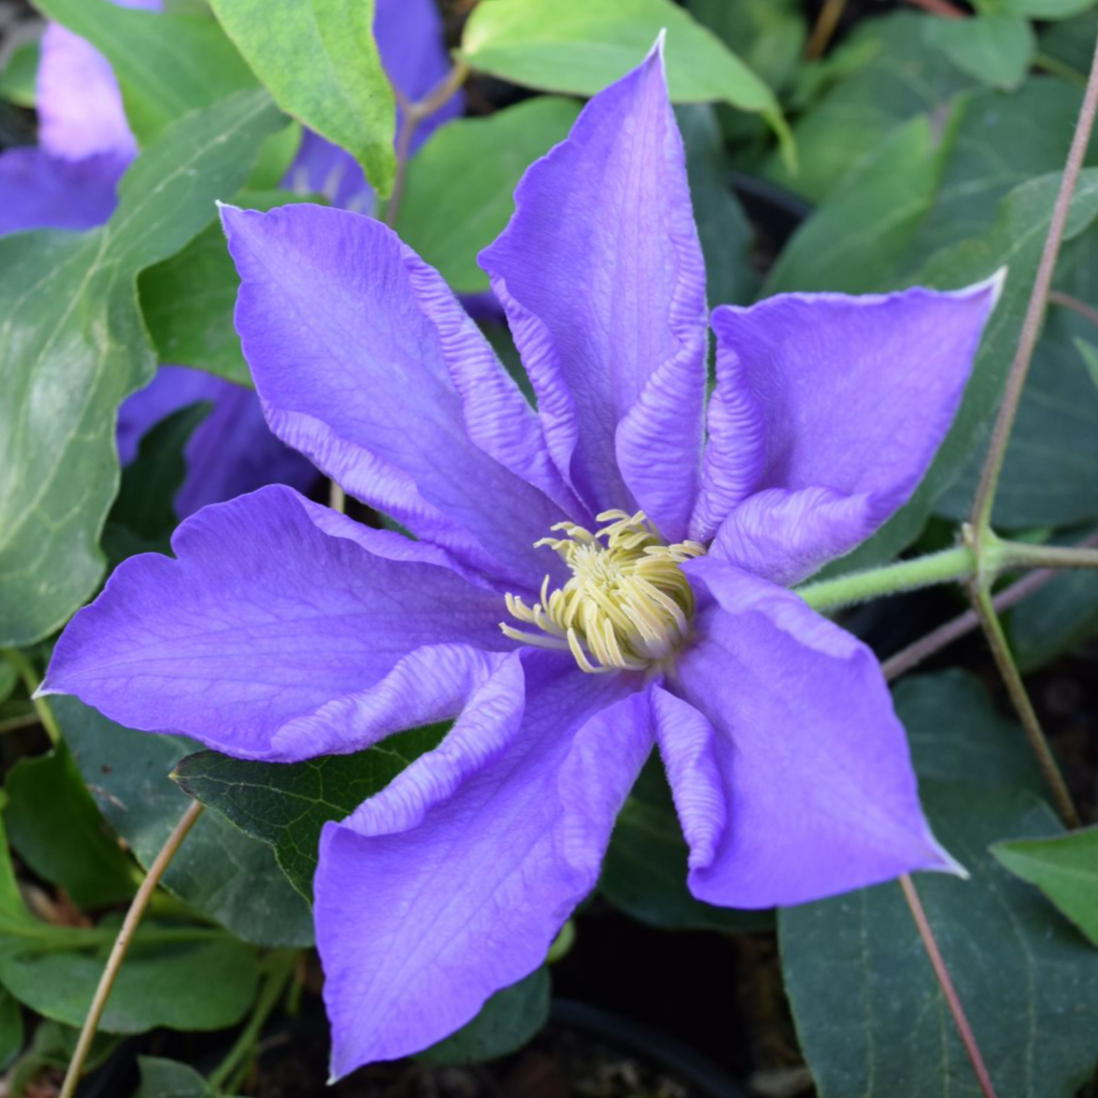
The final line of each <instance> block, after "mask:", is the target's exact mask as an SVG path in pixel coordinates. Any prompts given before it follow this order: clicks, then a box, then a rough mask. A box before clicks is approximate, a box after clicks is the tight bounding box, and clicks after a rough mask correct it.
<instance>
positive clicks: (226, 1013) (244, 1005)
mask: <svg viewBox="0 0 1098 1098" xmlns="http://www.w3.org/2000/svg"><path fill="white" fill-rule="evenodd" d="M50 929H55V928H50ZM156 932H160V933H163V934H170V933H171V929H170V928H169V927H167V926H165V925H163V924H158V923H155V922H151V923H148V924H147V925H146V927H145V935H146V937H145V943H147V944H143V941H142V939H141V938H140V937H138V938H137V939H136V940H135V941H134V943H133V945H131V947H130V951H129V953H128V954H127V956H126V963H125V964H124V965H123V966H122V968H121V969H120V970H119V974H118V980H117V982H116V983H115V985H114V989H113V990H112V992H111V997H110V999H109V1000H108V1002H107V1009H106V1011H105V1012H104V1014H103V1020H102V1021H101V1022H100V1025H99V1028H100V1029H101V1030H102V1031H103V1032H104V1033H146V1032H148V1031H149V1030H150V1029H155V1028H157V1027H158V1026H167V1027H169V1028H170V1029H181V1030H194V1029H199V1030H213V1029H224V1028H225V1027H226V1026H231V1025H235V1024H236V1023H237V1022H239V1021H240V1019H241V1018H243V1017H244V1015H245V1014H246V1013H247V1010H248V1007H249V1006H250V1005H251V1002H252V998H253V997H254V995H255V988H256V981H257V979H258V964H257V962H256V956H255V950H254V949H253V948H252V947H250V946H248V945H245V943H243V942H240V941H237V940H236V939H234V938H230V937H228V936H227V935H221V936H220V937H213V935H212V934H211V932H210V931H206V932H205V934H206V936H207V939H206V940H201V939H198V940H194V941H179V942H175V943H163V942H157V943H155V944H153V943H151V942H149V940H148V939H149V937H150V936H151V933H156ZM193 933H200V932H193ZM213 933H214V934H216V933H217V932H213ZM106 960H107V949H106V948H101V949H99V950H97V951H95V952H89V951H80V952H74V951H72V950H62V949H57V950H51V951H48V952H43V951H40V950H38V949H35V950H22V951H20V950H16V949H14V948H11V947H10V946H7V948H5V947H4V945H3V944H0V983H2V984H3V985H4V986H5V987H6V988H7V989H8V991H10V992H11V993H12V995H14V996H15V997H16V998H17V999H19V1000H20V1002H22V1003H24V1004H25V1005H26V1006H29V1007H30V1008H31V1009H32V1010H34V1011H37V1012H38V1013H39V1014H41V1015H43V1016H44V1017H46V1018H52V1019H53V1020H54V1021H57V1022H62V1023H64V1024H65V1025H69V1026H75V1027H77V1028H79V1027H80V1026H81V1025H82V1024H83V1022H84V1019H85V1018H86V1017H87V1014H88V1008H89V1007H90V1006H91V1001H92V997H93V995H94V994H95V989H96V987H97V986H98V984H99V978H100V976H102V974H103V966H104V965H105V964H106Z"/></svg>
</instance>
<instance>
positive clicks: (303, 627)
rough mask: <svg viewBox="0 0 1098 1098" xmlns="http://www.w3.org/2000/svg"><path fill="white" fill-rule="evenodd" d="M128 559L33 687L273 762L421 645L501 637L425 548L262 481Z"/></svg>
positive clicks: (493, 617)
mask: <svg viewBox="0 0 1098 1098" xmlns="http://www.w3.org/2000/svg"><path fill="white" fill-rule="evenodd" d="M172 547H173V549H174V551H175V553H176V556H177V559H174V560H173V559H172V558H170V557H164V556H160V555H158V554H155V553H149V554H145V555H142V556H138V557H132V558H130V559H129V560H127V561H125V562H124V563H123V564H121V565H120V566H119V567H118V568H117V569H116V570H115V572H114V574H113V575H112V576H111V578H110V580H109V581H108V583H107V586H106V588H105V589H104V591H103V593H102V594H101V595H100V596H99V597H98V598H97V599H96V600H95V602H93V603H92V604H91V605H90V606H89V607H86V608H85V609H84V610H81V611H80V612H79V613H78V614H77V615H76V617H75V618H74V619H73V620H72V622H71V623H70V624H69V626H68V628H67V629H66V630H65V632H64V634H63V635H62V637H61V639H60V640H59V641H58V643H57V647H56V649H55V651H54V656H53V660H52V662H51V664H50V668H49V672H48V674H47V676H46V681H45V684H44V686H43V693H47V694H50V693H54V694H57V693H61V694H75V695H77V696H78V697H79V698H81V699H82V700H83V701H85V702H87V703H88V704H89V705H93V706H95V708H97V709H99V710H100V711H101V712H103V713H105V714H106V715H107V716H108V717H110V718H112V719H113V720H117V721H119V722H120V723H121V724H124V725H127V726H129V727H131V728H140V729H144V730H146V731H150V732H182V733H184V734H186V735H188V736H193V737H194V738H195V739H197V740H200V741H201V742H202V743H204V744H206V745H207V746H209V747H213V748H216V749H218V750H220V751H226V752H228V753H229V754H231V755H235V756H237V757H239V758H252V759H265V758H270V757H272V750H273V748H272V745H273V742H274V738H275V736H276V735H277V733H278V731H279V729H280V728H281V727H282V726H283V725H284V724H286V723H287V722H288V721H291V720H293V719H294V718H295V717H301V716H303V715H305V714H308V713H311V712H313V711H314V710H315V709H317V708H318V707H321V706H323V705H324V704H325V703H326V702H329V701H331V700H332V699H333V698H338V697H341V696H342V695H345V694H351V693H355V692H357V691H360V690H364V689H365V688H367V687H369V686H371V685H373V684H374V683H376V682H378V681H379V680H380V679H381V678H382V677H383V676H384V675H386V674H387V673H388V672H389V671H390V670H391V669H392V668H393V667H394V665H395V664H396V663H397V661H398V660H400V658H401V657H402V656H404V655H406V654H407V653H408V652H410V651H413V650H414V649H416V648H418V647H420V646H422V645H425V644H446V643H461V644H468V645H473V646H476V647H479V648H484V649H488V650H491V649H501V648H508V647H510V644H509V642H507V641H506V639H505V638H503V637H502V635H501V634H500V632H499V630H498V627H497V623H498V620H499V597H498V595H496V594H494V593H492V592H487V591H483V590H479V589H477V588H475V587H472V586H470V585H469V584H468V582H467V581H465V580H464V579H462V578H461V577H460V576H458V575H457V574H455V573H454V572H453V571H452V570H451V569H449V568H447V567H445V566H444V565H443V563H442V554H441V553H440V551H439V550H438V549H437V548H435V547H434V546H430V545H419V544H418V543H415V542H410V541H408V539H406V538H402V537H400V536H399V535H397V534H393V533H389V532H387V531H381V530H369V529H368V528H367V527H364V526H360V525H358V524H356V523H353V522H351V520H349V519H345V518H343V517H342V516H340V515H337V514H335V512H331V511H328V510H327V509H326V508H322V507H319V506H318V505H317V504H312V503H310V502H309V501H308V500H305V499H303V498H302V497H301V496H299V495H297V493H296V492H294V491H292V490H291V489H289V488H284V487H281V486H271V487H268V488H264V489H261V490H260V491H258V492H255V493H253V494H252V495H250V496H243V497H241V498H240V499H237V500H234V501H232V502H231V503H225V504H219V505H216V506H214V507H207V508H205V509H204V510H202V511H200V512H199V513H198V514H196V515H194V516H193V517H191V518H190V519H188V520H187V521H186V522H184V523H183V524H182V525H181V526H180V527H179V528H178V530H177V531H176V534H175V537H174V538H173V542H172Z"/></svg>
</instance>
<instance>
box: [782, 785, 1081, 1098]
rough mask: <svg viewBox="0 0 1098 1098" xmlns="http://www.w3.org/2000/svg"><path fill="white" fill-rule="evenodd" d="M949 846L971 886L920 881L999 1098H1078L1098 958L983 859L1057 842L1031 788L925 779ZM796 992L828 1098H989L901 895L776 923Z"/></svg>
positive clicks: (889, 892) (876, 893)
mask: <svg viewBox="0 0 1098 1098" xmlns="http://www.w3.org/2000/svg"><path fill="white" fill-rule="evenodd" d="M922 795H923V800H924V803H925V805H926V807H927V811H928V815H929V817H930V820H931V823H932V825H933V826H934V828H935V832H936V834H937V835H938V837H939V838H940V839H941V840H942V841H943V842H944V843H945V844H946V846H947V847H948V848H949V849H950V850H951V851H952V853H953V854H954V855H955V856H957V857H958V858H959V859H960V861H961V862H962V863H963V864H964V865H965V866H966V868H967V869H968V870H969V872H970V873H971V874H972V879H971V880H969V881H964V880H960V879H958V878H955V877H949V876H945V875H940V874H920V875H919V876H917V878H916V885H917V887H918V890H919V894H920V897H921V899H922V901H923V905H924V907H925V908H926V912H927V915H928V917H929V919H930V922H931V924H932V926H933V927H934V930H935V934H936V937H937V939H938V943H939V946H940V947H941V950H942V954H943V956H944V958H945V961H946V964H947V966H948V968H949V971H950V974H951V975H952V977H953V981H954V984H955V985H956V987H957V992H958V994H959V995H960V998H961V1001H962V1002H963V1003H964V1005H965V1010H966V1013H967V1014H968V1018H969V1021H970V1022H971V1024H972V1028H973V1030H974V1032H975V1034H976V1039H977V1042H978V1043H979V1045H980V1048H981V1050H982V1052H983V1054H984V1058H985V1060H986V1062H987V1064H988V1067H989V1069H990V1072H991V1075H992V1080H993V1082H994V1084H995V1087H996V1091H997V1093H998V1095H999V1098H1071V1096H1073V1095H1074V1094H1075V1093H1076V1091H1077V1090H1078V1088H1079V1087H1080V1086H1081V1085H1082V1084H1083V1083H1084V1082H1085V1081H1086V1079H1087V1078H1088V1077H1089V1076H1090V1073H1091V1071H1092V1070H1093V1067H1094V1060H1095V1047H1094V1033H1095V1031H1096V1029H1098V953H1096V952H1095V951H1094V950H1093V949H1092V948H1091V947H1090V946H1088V944H1087V943H1086V942H1085V941H1084V939H1083V938H1082V937H1081V936H1080V935H1079V934H1078V933H1077V932H1076V931H1075V929H1074V928H1073V927H1072V926H1070V925H1069V924H1068V923H1067V922H1066V921H1065V920H1063V919H1061V918H1060V917H1059V916H1058V915H1057V914H1056V912H1055V911H1054V909H1053V908H1052V907H1051V906H1050V905H1049V904H1048V902H1047V901H1046V900H1045V899H1044V898H1043V897H1042V896H1041V895H1040V894H1039V893H1037V892H1036V891H1035V890H1034V889H1032V888H1030V887H1029V886H1027V885H1025V884H1023V883H1021V882H1019V881H1017V880H1015V879H1014V878H1013V877H1011V876H1010V874H1008V873H1007V872H1005V871H1004V870H1003V869H1002V868H1000V867H999V865H998V864H997V863H996V862H995V860H994V859H993V858H992V857H990V855H989V854H988V853H987V847H988V844H989V843H991V842H993V841H995V840H997V839H1003V838H1012V837H1015V836H1035V835H1036V836H1042V835H1043V836H1052V835H1056V834H1058V833H1059V832H1060V825H1059V824H1058V822H1057V821H1056V818H1055V816H1054V815H1053V813H1052V811H1051V809H1049V808H1048V806H1047V805H1045V804H1044V803H1043V802H1041V801H1039V800H1037V798H1036V797H1034V796H1033V794H1031V793H1029V792H1027V791H1025V790H1017V789H1006V788H991V787H988V786H976V785H964V784H962V783H959V782H958V783H939V782H929V781H928V782H924V783H923V784H922ZM778 924H779V933H780V944H781V953H782V964H783V969H784V974H785V986H786V991H787V992H788V994H789V998H790V1002H791V1004H792V1007H793V1015H794V1019H795V1021H796V1024H797V1032H798V1034H799V1037H800V1043H801V1048H802V1050H803V1051H804V1054H805V1056H806V1057H807V1059H808V1062H809V1065H810V1067H811V1068H812V1073H813V1075H814V1077H815V1079H816V1084H817V1087H818V1091H819V1094H820V1098H849V1096H851V1095H859V1096H861V1098H946V1096H949V1098H977V1096H978V1095H979V1094H980V1091H979V1088H978V1085H977V1083H976V1080H975V1077H974V1076H973V1074H972V1070H971V1067H970V1065H969V1063H968V1060H967V1057H966V1056H965V1053H964V1050H963V1048H962V1046H961V1043H960V1040H959V1039H958V1037H957V1034H956V1029H955V1027H954V1025H953V1021H952V1018H951V1017H950V1014H949V1011H948V1009H947V1007H946V1004H945V1002H944V1000H943V998H942V994H941V991H940V990H939V987H938V984H937V982H936V980H935V978H934V975H933V972H932V971H931V968H930V964H929V962H928V961H927V958H926V954H925V953H924V951H923V949H922V947H921V945H920V942H919V938H918V934H917V932H916V929H915V924H914V922H913V921H912V918H911V914H910V912H909V911H908V909H907V907H906V905H905V903H904V900H903V896H902V894H901V891H900V888H899V886H898V885H897V884H896V883H895V882H890V883H888V884H883V885H878V886H877V887H876V888H871V889H865V890H862V891H859V892H853V893H848V894H846V895H843V896H838V897H836V898H835V899H831V900H825V901H823V902H821V903H814V904H804V905H802V906H800V907H794V908H789V909H787V910H784V911H782V912H781V913H780V915H779V920H778Z"/></svg>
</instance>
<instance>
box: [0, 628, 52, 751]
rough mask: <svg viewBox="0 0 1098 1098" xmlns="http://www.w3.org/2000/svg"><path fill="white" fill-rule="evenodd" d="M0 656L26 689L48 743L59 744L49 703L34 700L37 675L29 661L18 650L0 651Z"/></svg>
mask: <svg viewBox="0 0 1098 1098" xmlns="http://www.w3.org/2000/svg"><path fill="white" fill-rule="evenodd" d="M0 655H2V656H3V657H4V659H6V660H7V661H8V663H10V664H11V665H12V667H14V668H15V670H16V672H17V674H18V675H19V677H20V678H21V679H22V680H23V685H24V686H25V687H26V688H27V693H28V694H29V695H30V698H31V702H32V703H33V705H34V712H35V714H36V716H37V717H38V721H39V723H40V724H41V725H42V727H43V728H44V729H45V730H46V735H47V736H49V738H50V743H52V744H53V745H54V747H56V746H57V745H58V744H59V743H60V742H61V728H60V726H59V725H58V723H57V718H56V717H55V716H54V715H53V710H52V709H51V708H50V703H49V702H48V701H46V699H45V698H36V697H35V696H34V695H35V692H36V691H37V690H38V687H39V685H40V684H39V681H38V673H37V672H36V671H35V669H34V667H33V665H32V664H31V661H30V660H28V659H27V657H26V656H24V655H23V653H22V652H20V651H19V649H18V648H4V649H0Z"/></svg>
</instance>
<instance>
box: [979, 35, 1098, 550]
mask: <svg viewBox="0 0 1098 1098" xmlns="http://www.w3.org/2000/svg"><path fill="white" fill-rule="evenodd" d="M1096 112H1098V42H1096V43H1095V51H1094V56H1093V58H1092V60H1091V65H1090V74H1089V76H1088V77H1087V87H1086V91H1085V92H1084V94H1083V105H1082V108H1081V109H1080V111H1079V120H1078V121H1077V122H1076V124H1075V133H1074V135H1073V136H1072V139H1071V148H1070V150H1069V151H1068V157H1067V163H1066V164H1065V165H1064V174H1063V176H1062V178H1061V180H1060V190H1059V192H1058V193H1057V195H1056V204H1055V205H1054V206H1053V208H1052V217H1051V219H1050V221H1049V226H1048V234H1047V235H1046V237H1045V245H1044V248H1043V249H1042V251H1041V261H1040V263H1039V264H1038V267H1037V277H1036V279H1035V280H1034V283H1033V292H1032V293H1031V294H1030V296H1029V304H1028V306H1027V307H1026V315H1025V319H1024V321H1023V322H1022V333H1021V337H1020V338H1019V340H1018V348H1017V350H1016V352H1015V354H1014V361H1013V362H1012V363H1011V367H1010V373H1009V374H1008V376H1007V383H1006V389H1005V390H1004V392H1003V399H1002V402H1001V403H1000V405H999V414H998V416H997V417H996V419H995V426H994V427H993V428H992V432H991V442H990V443H989V444H988V448H987V455H986V456H985V458H984V465H983V469H982V471H981V473H980V484H979V487H978V488H977V489H976V498H975V499H974V500H973V503H972V514H971V518H970V520H969V521H970V524H971V526H972V529H973V531H974V535H975V547H976V551H977V553H979V551H980V544H981V542H982V541H983V539H984V536H985V535H986V533H987V532H988V531H989V530H990V528H991V512H992V508H993V507H994V505H995V493H996V491H997V490H998V487H999V478H1000V476H1001V475H1002V471H1003V459H1004V458H1005V457H1006V449H1007V444H1008V443H1009V442H1010V436H1011V432H1012V431H1013V429H1014V421H1015V418H1016V417H1017V415H1018V405H1019V404H1020V402H1021V399H1022V390H1023V389H1024V388H1025V383H1026V377H1027V376H1028V374H1029V367H1030V363H1031V362H1032V361H1033V351H1034V348H1035V347H1036V346H1037V337H1038V335H1039V334H1040V330H1041V321H1042V319H1043V317H1044V314H1045V308H1046V306H1047V304H1048V295H1049V290H1050V289H1051V287H1052V275H1053V272H1054V271H1055V269H1056V260H1057V258H1058V257H1059V254H1060V245H1061V243H1062V242H1063V239H1064V228H1065V226H1066V225H1067V216H1068V211H1069V210H1070V208H1071V198H1072V195H1073V194H1074V193H1075V186H1076V184H1077V183H1078V181H1079V173H1080V172H1081V171H1082V168H1083V158H1084V156H1085V155H1086V151H1087V146H1088V145H1089V144H1090V135H1091V133H1092V132H1093V130H1094V118H1095V114H1096Z"/></svg>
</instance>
